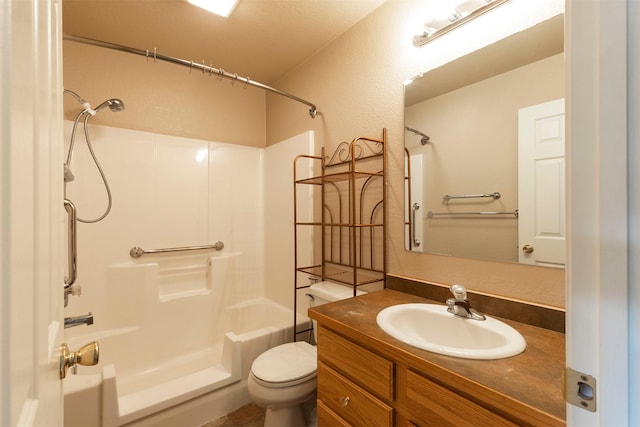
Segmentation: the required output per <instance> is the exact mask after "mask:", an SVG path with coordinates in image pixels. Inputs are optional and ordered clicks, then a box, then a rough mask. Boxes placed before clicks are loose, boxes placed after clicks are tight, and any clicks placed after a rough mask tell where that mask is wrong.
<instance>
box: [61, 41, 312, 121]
mask: <svg viewBox="0 0 640 427" xmlns="http://www.w3.org/2000/svg"><path fill="white" fill-rule="evenodd" d="M64 40H69V41H74V42H78V43H84V44H89V45H92V46H98V47H104V48H107V49H113V50H119V51H121V52H127V53H133V54H136V55H141V56H145V57H146V58H147V60H148V59H149V58H152V59H153V61H154V62H155V61H156V60H158V59H159V60H162V61H166V62H171V63H173V64H178V65H182V66H185V67H189V68H192V69H193V68H196V69H198V70H201V71H202V74H205V73H208V74H209V75H210V76H213V75H215V76H217V77H224V78H227V79H231V80H234V81H241V82H243V83H245V84H247V85H250V86H255V87H258V88H261V89H264V90H267V91H269V92H273V93H275V94H278V95H282V96H286V97H287V98H290V99H293V100H294V101H297V102H300V103H302V104H305V105H308V106H309V107H310V108H309V115H310V116H311V118H312V119H313V118H315V117H316V113H317V112H318V109H317V107H316V106H315V104H313V103H311V102H309V101H306V100H304V99H302V98H299V97H297V96H295V95H292V94H290V93H287V92H284V91H281V90H279V89H275V88H273V87H271V86H267V85H265V84H262V83H260V82H256V81H253V80H251V79H250V78H249V77H240V76H238V74H236V73H229V72H227V71H225V70H224V69H222V68H215V67H210V66H208V65H205V64H204V61H203V63H202V64H198V63H196V62H194V61H187V60H186V59H181V58H175V57H172V56H167V55H161V54H159V53H157V52H156V49H155V48H154V49H153V51H151V52H150V51H149V49H146V50H142V49H136V48H133V47H128V46H122V45H118V44H113V43H108V42H104V41H101V40H95V39H89V38H86V37H80V36H75V35H73V34H64Z"/></svg>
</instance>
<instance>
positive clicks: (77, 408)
mask: <svg viewBox="0 0 640 427" xmlns="http://www.w3.org/2000/svg"><path fill="white" fill-rule="evenodd" d="M222 311H223V314H222V315H221V316H217V319H218V323H219V324H218V325H216V327H214V328H211V331H216V330H218V331H220V330H226V332H223V333H220V336H219V337H211V339H210V344H207V345H201V346H200V348H197V349H194V348H191V349H183V350H181V348H180V344H182V341H181V338H183V337H172V336H171V334H162V333H158V332H157V331H156V332H154V331H149V330H146V331H145V328H144V327H128V328H119V329H111V330H103V331H93V332H92V333H91V334H87V335H84V336H81V337H75V338H73V339H71V340H69V342H68V344H69V347H70V348H71V349H77V348H79V347H80V346H81V345H82V344H85V343H86V342H88V341H92V340H97V341H98V342H99V344H100V363H99V364H98V365H97V366H95V367H85V366H79V367H78V375H72V374H71V373H69V374H68V376H67V378H66V379H65V381H64V403H65V427H87V426H91V427H92V426H103V427H111V426H120V425H125V424H127V425H139V426H142V425H145V426H149V425H153V426H167V427H168V426H171V427H174V426H176V425H180V426H181V427H183V426H184V427H187V426H200V425H202V424H204V423H206V422H207V421H211V420H213V419H215V418H218V417H220V416H222V415H224V414H226V413H228V412H231V411H232V410H234V409H236V408H238V407H240V406H242V405H244V404H246V403H249V402H250V398H249V396H248V393H247V391H246V379H247V376H248V374H249V370H250V368H251V364H252V363H253V360H254V359H255V358H256V357H257V356H258V355H259V354H260V353H262V352H264V351H265V350H267V349H269V348H271V347H273V346H275V345H278V344H281V343H284V342H287V341H291V340H292V338H293V333H292V327H293V313H292V311H291V310H289V309H287V308H285V307H283V306H281V305H278V304H276V303H274V302H272V301H270V300H267V299H254V300H250V301H247V302H244V303H242V304H236V305H234V306H230V307H226V308H223V309H222ZM207 327H208V326H206V325H197V324H195V325H193V328H196V329H202V328H204V329H205V330H208V329H207ZM185 334H188V331H185ZM191 341H193V340H191ZM184 342H186V341H184ZM133 348H135V349H136V351H132V349H133ZM145 348H146V349H148V351H147V352H146V354H145V351H144V350H141V349H145ZM159 349H161V351H159Z"/></svg>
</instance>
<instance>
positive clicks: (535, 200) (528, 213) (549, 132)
mask: <svg viewBox="0 0 640 427" xmlns="http://www.w3.org/2000/svg"><path fill="white" fill-rule="evenodd" d="M564 135H565V131H564V99H558V100H555V101H550V102H545V103H543V104H538V105H533V106H530V107H526V108H522V109H520V110H519V111H518V213H519V215H518V247H519V251H518V252H519V256H518V258H519V259H518V260H519V262H520V263H523V264H534V265H540V266H547V267H564V264H565V257H566V255H565V251H566V249H565V247H566V220H565V179H564V174H565V159H564V145H565V136H564Z"/></svg>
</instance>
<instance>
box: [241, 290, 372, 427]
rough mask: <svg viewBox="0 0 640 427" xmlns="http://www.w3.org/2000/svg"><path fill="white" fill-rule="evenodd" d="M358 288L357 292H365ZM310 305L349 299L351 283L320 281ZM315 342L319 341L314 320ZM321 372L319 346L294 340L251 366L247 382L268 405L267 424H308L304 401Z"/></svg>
mask: <svg viewBox="0 0 640 427" xmlns="http://www.w3.org/2000/svg"><path fill="white" fill-rule="evenodd" d="M365 293H366V292H364V291H358V292H357V294H358V295H361V294H365ZM308 294H309V296H310V306H311V307H315V306H318V305H321V304H326V303H328V302H333V301H338V300H342V299H347V298H350V297H352V296H353V288H352V287H351V286H344V285H338V284H336V283H332V282H326V281H325V282H318V283H314V284H313V285H311V287H310V288H309V292H308ZM313 334H314V338H315V340H314V341H317V332H316V325H315V321H314V322H313ZM317 372H318V364H317V351H316V347H315V346H313V345H311V344H309V343H307V342H305V341H298V342H291V343H287V344H282V345H279V346H276V347H273V348H271V349H269V350H267V351H265V352H264V353H262V354H261V355H260V356H258V357H257V358H256V360H255V361H254V362H253V364H252V365H251V373H250V374H249V379H248V381H247V387H248V391H249V396H251V399H252V400H253V402H254V403H255V404H256V405H258V406H261V407H263V408H266V414H265V422H264V425H265V427H303V426H305V425H306V424H305V421H304V416H303V412H302V403H304V402H306V401H307V400H309V399H310V398H311V397H313V395H314V394H315V392H316V376H317Z"/></svg>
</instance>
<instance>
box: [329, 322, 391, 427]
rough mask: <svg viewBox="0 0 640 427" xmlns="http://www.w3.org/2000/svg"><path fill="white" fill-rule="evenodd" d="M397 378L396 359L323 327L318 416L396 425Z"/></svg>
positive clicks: (334, 422)
mask: <svg viewBox="0 0 640 427" xmlns="http://www.w3.org/2000/svg"><path fill="white" fill-rule="evenodd" d="M393 382H394V364H393V362H391V361H389V360H387V359H385V358H384V357H381V356H379V355H377V354H375V353H373V352H371V351H369V350H367V349H365V348H363V347H361V346H359V345H357V344H355V343H353V342H351V341H349V340H347V339H345V338H343V337H341V336H340V335H338V334H335V333H333V332H331V331H330V330H328V329H325V328H322V327H321V328H319V330H318V418H319V419H321V420H331V422H328V424H327V425H342V424H341V423H345V424H344V425H355V426H361V425H362V426H365V425H366V426H370V427H390V426H392V425H393V407H392V406H391V405H392V402H393V397H394V393H393V391H394V384H393ZM321 412H322V415H321ZM320 425H322V424H320Z"/></svg>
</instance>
